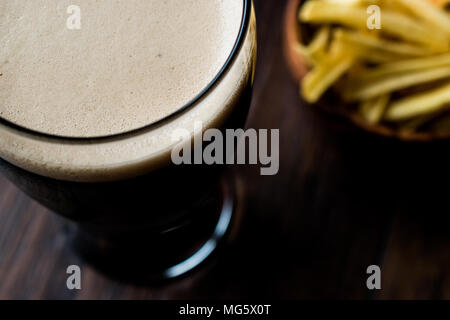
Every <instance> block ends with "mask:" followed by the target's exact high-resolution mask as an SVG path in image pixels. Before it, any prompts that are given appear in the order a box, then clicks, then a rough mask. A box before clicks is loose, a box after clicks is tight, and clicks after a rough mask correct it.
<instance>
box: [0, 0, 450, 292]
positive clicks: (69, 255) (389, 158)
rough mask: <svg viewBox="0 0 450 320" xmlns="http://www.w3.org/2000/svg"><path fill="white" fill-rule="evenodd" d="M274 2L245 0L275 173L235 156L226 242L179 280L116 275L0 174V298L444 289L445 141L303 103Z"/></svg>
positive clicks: (260, 115) (255, 112) (449, 256)
mask: <svg viewBox="0 0 450 320" xmlns="http://www.w3.org/2000/svg"><path fill="white" fill-rule="evenodd" d="M284 6H285V3H284V1H280V0H255V7H256V11H257V18H258V27H259V60H258V68H257V77H256V83H255V89H254V96H253V103H252V108H251V113H250V116H249V122H248V126H249V127H254V128H280V134H281V137H280V139H281V140H280V148H281V150H280V171H279V174H278V175H277V176H272V177H262V176H259V174H258V173H259V168H257V167H240V168H237V170H236V171H237V173H238V174H239V176H240V178H241V180H242V181H243V182H244V185H245V190H246V192H245V193H246V195H245V200H246V210H245V211H246V214H245V217H246V218H245V220H244V223H243V227H242V229H241V231H240V237H239V241H238V242H237V243H235V244H234V246H232V247H230V248H229V249H228V250H226V251H224V252H223V253H222V255H221V256H220V257H219V259H218V260H217V261H215V263H210V264H208V265H206V266H205V267H203V268H201V269H200V270H198V271H197V272H195V273H193V274H191V275H190V276H188V277H187V278H184V279H181V280H178V281H175V282H172V283H169V284H165V285H160V286H143V285H142V286H139V285H131V284H127V283H121V282H117V281H115V280H113V279H110V278H107V277H105V276H103V275H102V274H100V273H98V272H97V271H96V270H94V269H92V268H91V267H90V266H89V265H86V264H85V263H83V261H81V260H80V259H79V258H78V257H77V256H76V255H75V254H74V252H73V251H72V249H71V247H70V241H69V240H68V238H67V230H68V229H67V225H66V222H65V221H64V220H63V219H62V218H59V217H58V216H56V215H55V214H53V213H51V212H49V210H47V209H45V208H44V207H42V206H40V205H39V204H38V203H36V202H35V201H33V200H31V199H30V198H28V197H27V196H26V195H24V194H23V193H21V192H20V191H19V190H17V188H16V187H15V186H13V185H12V184H11V183H9V182H8V181H7V180H6V179H5V178H3V177H0V299H22V298H23V299H191V298H246V297H247V298H248V297H250V298H258V297H267V298H293V299H300V298H357V299H365V298H368V299H389V298H400V299H404V298H405V299H406V298H408V299H413V298H425V299H427V298H444V299H445V298H450V272H449V271H450V228H449V227H450V225H449V221H450V219H449V218H448V217H447V216H448V214H449V207H450V204H449V201H450V198H449V196H448V192H447V191H448V186H447V181H450V180H449V179H448V178H449V170H448V168H447V164H448V163H449V162H448V161H447V160H445V159H447V158H445V156H446V153H444V152H443V151H442V152H441V150H443V149H439V148H442V146H433V147H428V146H427V147H423V146H419V147H417V146H415V145H405V144H398V143H395V142H393V141H389V140H385V139H378V138H376V137H373V136H370V135H367V134H364V133H361V132H358V131H357V130H356V129H353V128H351V127H349V126H347V125H346V124H345V123H342V122H340V121H338V120H337V119H334V118H330V117H328V116H326V115H324V114H322V113H319V112H317V111H316V110H314V109H313V108H311V107H309V106H305V105H304V104H303V103H302V102H301V101H300V98H299V97H298V86H297V84H296V83H295V82H294V81H293V80H292V79H291V77H290V75H289V70H288V69H287V66H286V63H285V60H284V56H283V52H282V32H281V26H282V18H283V13H284ZM436 150H437V151H436ZM441 155H442V157H441ZM71 264H78V265H80V266H81V267H82V274H83V281H82V285H83V288H82V290H80V291H69V290H67V289H66V276H67V275H66V273H65V271H66V268H67V266H68V265H71ZM372 264H376V265H379V266H380V267H381V271H382V289H381V290H378V291H369V290H368V289H367V288H366V279H367V274H366V268H367V267H368V266H369V265H372Z"/></svg>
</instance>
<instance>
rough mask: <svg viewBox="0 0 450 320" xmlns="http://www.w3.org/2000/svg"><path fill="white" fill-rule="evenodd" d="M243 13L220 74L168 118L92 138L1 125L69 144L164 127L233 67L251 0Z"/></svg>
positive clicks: (2, 120)
mask: <svg viewBox="0 0 450 320" xmlns="http://www.w3.org/2000/svg"><path fill="white" fill-rule="evenodd" d="M243 4H244V5H243V12H242V20H241V26H240V28H239V33H238V36H237V38H236V41H235V43H234V45H233V49H232V50H231V53H230V54H229V56H228V58H227V59H226V61H225V63H224V64H223V66H222V67H221V68H220V70H219V72H218V73H217V74H216V75H215V76H214V78H213V79H212V80H211V81H210V82H209V83H208V84H207V85H206V87H205V88H204V89H203V90H201V91H200V92H199V93H198V94H197V95H196V96H195V97H194V98H192V99H191V100H190V101H189V102H187V103H186V104H184V105H183V106H181V107H180V108H178V109H177V110H175V111H174V112H172V113H170V114H168V115H167V116H165V117H163V118H161V119H159V120H157V121H154V122H152V123H150V124H147V125H144V126H142V127H138V128H135V129H132V130H128V131H125V132H119V133H114V134H109V135H99V136H92V137H70V136H63V135H56V134H51V133H45V132H40V131H37V130H34V129H29V128H26V127H24V126H21V125H18V124H15V123H13V122H12V121H9V120H6V119H5V118H3V117H1V116H0V125H4V126H6V127H9V128H12V129H15V130H16V131H19V132H20V133H25V134H27V135H31V136H33V137H37V138H44V139H45V140H56V141H59V142H69V143H92V142H104V141H114V140H121V139H124V138H129V137H133V136H138V135H140V134H142V133H144V132H146V131H149V130H152V129H155V128H157V127H160V126H162V125H164V124H165V123H167V122H169V121H170V120H172V119H174V118H176V117H177V116H179V115H180V114H182V113H184V112H185V111H188V110H190V109H191V108H193V107H194V106H195V105H196V104H197V103H198V102H199V101H201V100H202V99H203V98H204V97H206V96H207V95H208V93H209V92H210V91H211V90H212V89H214V87H215V86H216V84H217V83H218V82H219V81H220V80H221V79H222V78H223V77H224V75H225V74H226V72H227V71H228V69H229V68H230V67H231V65H232V64H233V62H234V61H235V59H236V57H237V55H238V53H239V52H240V50H241V47H242V45H243V42H244V41H243V40H244V39H245V35H246V33H247V30H248V28H249V25H250V16H251V8H252V6H251V0H243Z"/></svg>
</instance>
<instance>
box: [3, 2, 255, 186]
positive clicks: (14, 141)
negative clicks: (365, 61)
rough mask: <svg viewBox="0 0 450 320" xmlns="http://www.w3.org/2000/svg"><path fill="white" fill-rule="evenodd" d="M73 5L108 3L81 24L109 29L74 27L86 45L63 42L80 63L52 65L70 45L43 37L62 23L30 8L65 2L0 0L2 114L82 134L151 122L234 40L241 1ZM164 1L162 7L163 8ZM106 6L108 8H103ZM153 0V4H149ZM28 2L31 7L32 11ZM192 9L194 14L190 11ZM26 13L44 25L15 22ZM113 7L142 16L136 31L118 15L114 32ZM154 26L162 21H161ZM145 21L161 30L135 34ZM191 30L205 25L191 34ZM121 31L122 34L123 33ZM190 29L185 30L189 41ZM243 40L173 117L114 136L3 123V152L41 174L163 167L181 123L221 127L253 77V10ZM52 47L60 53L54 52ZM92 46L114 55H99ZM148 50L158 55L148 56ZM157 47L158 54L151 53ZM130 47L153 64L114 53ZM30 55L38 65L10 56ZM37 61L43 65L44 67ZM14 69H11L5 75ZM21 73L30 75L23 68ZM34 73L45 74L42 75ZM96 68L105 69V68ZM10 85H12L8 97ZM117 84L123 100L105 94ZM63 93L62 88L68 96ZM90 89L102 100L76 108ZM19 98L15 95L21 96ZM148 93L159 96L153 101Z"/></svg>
mask: <svg viewBox="0 0 450 320" xmlns="http://www.w3.org/2000/svg"><path fill="white" fill-rule="evenodd" d="M36 3H40V4H41V5H42V6H44V7H45V10H44V9H43V8H42V7H40V6H38V5H35V4H36ZM61 3H63V4H61ZM78 3H79V4H80V7H81V8H83V7H85V6H86V8H88V7H91V8H92V9H96V7H95V5H94V3H95V4H98V5H99V6H102V7H103V8H104V9H105V10H107V11H105V12H104V13H102V14H100V15H99V16H97V17H96V18H94V16H93V15H92V16H91V22H89V17H90V14H89V10H83V9H82V11H81V23H82V24H81V30H85V29H88V27H89V23H92V24H95V25H97V26H99V27H100V26H104V27H105V29H107V30H109V31H110V33H109V37H106V36H105V35H103V36H101V35H97V34H95V33H94V32H89V37H87V36H86V35H82V34H81V33H80V34H78V36H77V35H76V34H75V33H74V34H73V35H72V34H71V35H70V36H71V37H75V38H77V37H78V38H79V39H81V38H83V39H84V41H85V42H84V43H83V45H79V46H76V45H72V46H71V47H70V48H72V49H73V50H75V52H77V53H79V54H82V55H83V57H84V58H83V59H85V60H83V59H80V57H76V56H73V59H74V61H77V63H78V66H79V68H80V69H79V70H78V71H77V70H74V68H73V67H72V65H71V64H70V63H69V62H68V61H67V60H66V59H63V60H64V63H62V64H58V66H56V65H55V64H54V62H55V60H58V59H59V57H60V54H62V55H64V56H65V57H66V58H67V57H69V56H70V55H69V51H70V50H68V49H64V48H62V47H61V46H60V45H59V44H54V43H52V42H50V43H48V42H46V43H47V44H46V45H44V44H43V43H42V42H41V41H42V40H44V38H47V37H49V38H52V39H61V38H62V37H63V36H62V35H63V34H66V33H67V32H69V31H67V30H65V29H58V30H56V29H55V27H54V25H55V24H56V22H55V21H48V20H51V19H56V18H52V16H50V15H49V14H44V15H43V16H41V15H40V14H37V13H36V12H38V11H40V12H42V13H47V11H51V12H53V13H55V14H61V13H60V11H61V10H60V9H59V8H60V6H62V7H65V6H66V5H67V4H68V2H66V1H65V0H60V1H57V2H54V1H53V0H27V1H23V0H20V1H19V0H15V1H13V0H3V1H1V2H0V32H1V34H0V41H1V43H2V46H0V52H1V59H2V60H0V68H1V69H0V74H3V75H2V76H0V86H1V88H0V95H1V99H0V105H1V107H0V108H1V109H0V110H1V112H2V113H3V115H2V116H3V117H9V120H11V121H13V122H14V123H16V124H20V125H23V126H27V127H30V128H32V129H35V130H41V131H45V132H47V133H53V134H64V135H70V136H80V137H91V136H93V135H99V134H111V133H117V132H123V131H124V130H128V129H132V128H135V127H138V126H141V125H145V124H148V123H149V122H152V121H155V119H159V118H160V117H164V116H165V115H167V114H170V113H171V112H172V111H173V110H176V109H177V108H179V107H180V105H181V104H183V103H184V102H186V101H188V100H189V99H191V98H192V96H193V95H194V96H195V95H196V94H198V93H199V91H200V90H202V89H203V87H204V86H205V85H206V84H207V83H208V82H209V81H211V80H212V78H214V77H215V76H216V74H217V71H218V70H219V69H220V68H221V67H222V65H223V64H224V62H225V60H226V59H227V57H228V56H229V54H230V52H231V50H232V47H233V45H234V43H235V41H236V38H237V36H238V33H239V29H240V26H241V16H242V11H243V0H192V1H188V0H183V1H178V0H166V1H162V0H142V1H138V0H126V1H125V0H123V1H118V0H104V1H94V0H91V1H89V0H79V1H78ZM163 3H165V5H166V6H167V7H164V5H163ZM106 4H113V5H114V6H112V7H108V6H106ZM152 5H153V6H154V8H158V10H155V11H152V10H150V9H151V7H152ZM164 8H165V9H164ZM25 9H26V10H25ZM29 10H31V11H35V14H32V13H30V12H29ZM196 10H197V11H199V12H200V13H201V14H197V13H194V12H192V11H196ZM142 11H146V12H147V14H148V15H149V19H150V21H147V20H146V19H145V18H144V16H145V15H142ZM25 12H26V15H30V14H31V15H33V16H34V18H35V19H36V20H38V21H41V22H43V23H44V24H45V25H46V26H47V27H45V28H43V29H39V30H40V31H39V32H38V33H37V32H33V30H32V29H33V28H31V27H29V26H28V27H25V25H26V23H22V22H20V20H23V19H25V16H23V15H25ZM120 12H123V13H124V15H125V16H126V17H127V18H126V19H125V20H126V21H128V18H130V19H131V20H132V19H137V18H136V17H135V15H138V17H139V18H138V20H139V22H136V23H135V24H134V29H133V28H131V29H128V30H125V29H127V27H126V26H128V24H127V23H125V22H123V21H124V20H123V19H122V20H120V21H122V23H123V24H122V25H119V26H117V25H116V27H115V29H114V30H116V31H115V32H116V33H114V32H112V31H111V30H112V27H110V25H109V23H114V21H115V20H116V18H118V17H119V16H120ZM21 17H23V18H21ZM83 17H84V18H83ZM194 17H195V21H193V20H194V19H193V18H194ZM63 18H64V19H65V18H66V15H65V14H61V17H60V22H61V23H65V20H64V19H63ZM169 18H170V19H172V20H173V21H172V22H171V23H168V22H167V20H168V19H169ZM27 19H29V18H27ZM197 20H199V21H197ZM174 21H176V23H175V22H174ZM28 22H29V23H31V21H28ZM160 24H161V25H164V26H165V28H159V27H158V25H160ZM199 26H200V27H199ZM147 27H154V28H155V29H154V30H159V31H160V33H156V34H153V33H152V34H150V33H149V34H147V35H146V36H143V35H141V34H138V33H139V32H143V31H142V30H145V28H147ZM166 28H169V29H168V30H166ZM184 29H190V31H189V30H187V31H186V30H184ZM194 29H202V30H200V31H201V32H197V31H196V32H193V30H194ZM5 30H7V31H5ZM100 30H101V29H100ZM70 32H78V31H77V30H71V31H70ZM37 34H38V35H39V36H37ZM118 34H120V35H121V36H120V38H119V37H118V36H117V35H118ZM182 34H184V36H182ZM14 35H17V36H18V38H15V37H14ZM168 35H172V36H173V37H175V39H174V38H172V39H168V38H167V36H168ZM99 37H100V38H105V39H108V40H110V42H109V45H110V47H108V46H106V45H105V43H96V40H95V39H98V38H99ZM146 37H148V39H149V40H151V39H153V37H154V39H155V40H154V41H155V42H154V43H159V44H161V45H162V46H161V47H160V50H156V51H152V50H153V49H152V48H154V45H153V44H152V43H148V42H146V41H144V40H145V39H147V38H146ZM187 37H192V38H190V39H186V38H187ZM14 39H20V41H17V40H14ZM143 41H144V42H143ZM152 41H153V40H152ZM241 41H242V45H241V47H240V50H239V51H238V52H237V53H236V55H235V57H234V59H233V62H232V63H231V64H230V65H229V66H228V68H227V69H226V72H225V73H224V74H223V76H222V77H221V78H220V81H218V82H217V83H216V84H215V86H214V88H213V89H212V90H209V91H208V92H207V93H206V94H205V95H204V96H203V97H202V99H200V100H198V101H197V102H196V103H195V104H194V105H192V106H191V107H190V108H188V109H187V110H185V111H184V112H182V113H180V114H178V115H177V116H175V117H172V118H171V119H170V121H167V122H164V123H162V124H160V125H158V126H153V127H150V128H147V129H145V130H143V131H140V132H139V134H134V135H131V136H130V135H122V136H119V137H117V138H114V139H108V140H87V141H83V142H77V141H70V140H63V139H48V138H44V137H39V136H37V135H34V134H29V133H26V132H24V131H22V130H19V129H16V128H13V127H10V126H7V125H3V124H1V123H0V157H1V158H3V159H5V160H7V161H9V162H10V163H13V164H15V165H17V166H19V167H21V168H23V169H26V170H28V171H31V172H34V173H37V174H40V175H43V176H47V177H51V178H55V179H61V180H68V181H81V182H98V181H113V180H120V179H127V178H131V177H134V176H138V175H141V174H144V173H146V172H149V171H152V170H155V169H158V168H160V167H162V166H166V165H168V164H169V163H170V162H171V159H170V154H171V151H172V149H173V148H174V147H175V146H176V144H177V142H175V141H174V140H173V133H174V132H175V131H177V130H178V129H185V130H188V131H189V132H191V133H192V136H191V138H193V137H194V134H195V128H194V126H195V123H196V122H198V121H200V122H201V123H202V124H203V129H204V130H206V129H208V128H217V127H220V126H222V125H223V123H224V121H225V120H226V119H227V118H228V117H229V115H230V113H231V112H232V111H233V109H234V108H235V106H236V105H237V102H238V100H239V97H240V96H241V95H242V94H243V91H244V90H245V88H246V87H247V85H248V83H249V81H251V79H252V76H253V71H254V63H255V53H256V23H255V17H254V12H253V10H252V17H251V21H250V23H249V28H248V29H247V30H246V31H245V33H244V35H243V37H242V40H241ZM3 44H5V46H3ZM30 44H35V45H36V46H38V47H39V48H40V49H41V50H44V51H45V52H46V54H43V53H42V52H39V51H38V52H35V53H32V51H35V50H34V49H31V47H30V46H31V45H30ZM87 44H90V46H88V45H87ZM47 46H48V47H47ZM96 46H98V47H96ZM57 48H59V49H60V50H62V51H63V52H62V53H61V52H59V51H58V49H57ZM161 48H164V50H162V49H161ZM89 50H92V51H90V52H89ZM191 50H192V51H191ZM93 52H95V53H96V54H97V53H99V54H100V55H101V56H102V57H103V58H104V57H109V58H108V59H112V60H111V61H101V59H100V60H98V59H97V58H96V57H95V54H93ZM147 52H151V53H152V55H147V54H146V53H147ZM154 52H158V53H156V55H155V54H153V53H154ZM159 53H160V54H161V57H158V54H159ZM130 54H131V55H132V57H133V55H136V56H138V57H139V59H142V61H145V62H153V65H148V64H141V63H140V62H139V63H137V62H136V61H138V60H139V59H138V60H131V61H134V62H133V63H130V60H128V59H124V60H121V59H122V57H126V56H127V55H128V58H130V57H129V55H130ZM34 55H35V57H36V59H35V58H33V59H31V60H32V61H33V63H35V64H38V61H39V64H38V65H39V67H38V69H37V70H36V71H33V70H30V69H27V68H31V64H30V61H27V62H26V63H25V64H24V66H23V67H22V66H21V65H20V64H19V63H18V62H17V61H16V60H15V59H19V58H20V57H25V56H27V57H30V58H32V57H34ZM37 57H39V59H38V58H37ZM119 57H120V59H119ZM5 59H7V60H5ZM67 59H68V58H67ZM86 59H87V60H86ZM130 59H131V58H130ZM69 60H70V59H69ZM81 60H83V61H81ZM139 61H141V60H139ZM174 63H175V65H174ZM13 65H14V66H15V67H14V68H13V67H12V66H13ZM44 65H47V66H48V68H44V67H43V66H44ZM106 66H108V67H111V68H112V69H111V70H109V69H108V68H106ZM173 66H175V69H174V70H173V73H172V72H171V71H168V70H166V68H168V69H169V70H170V69H171V67H173ZM13 70H14V73H17V74H11V72H12V71H13ZM25 71H26V72H27V75H28V77H27V76H24V75H20V73H21V72H22V73H25ZM166 71H167V72H166ZM39 72H43V73H45V74H44V75H40V74H39ZM70 72H73V76H74V77H75V76H76V75H77V72H78V73H79V75H86V74H88V75H89V78H88V79H81V78H79V77H78V78H77V79H81V80H80V83H78V82H75V81H73V79H72V78H71V77H67V74H71V73H70ZM103 72H106V75H105V74H103ZM114 72H117V73H118V74H114ZM33 77H34V78H33ZM39 77H41V78H39ZM121 77H123V78H125V79H127V81H129V83H127V82H126V81H123V79H122V78H121ZM166 77H167V78H166ZM19 78H20V79H21V81H24V83H23V84H22V83H19V82H18V81H19V80H18V79H19ZM29 78H33V79H29ZM39 79H41V80H39ZM42 79H45V81H43V80H42ZM167 79H169V80H167ZM59 82H66V83H71V84H76V85H77V87H76V90H75V92H71V91H70V90H68V88H69V86H66V85H65V84H64V83H59ZM12 83H14V85H12ZM150 85H153V86H154V87H150ZM15 86H17V87H15ZM61 88H66V89H67V90H68V91H63V90H62V89H61ZM93 88H95V90H94V89H93ZM124 88H125V89H124ZM137 88H139V90H138V89H137ZM128 90H133V91H132V92H133V96H134V98H133V99H136V100H131V99H132V98H130V97H129V96H127V95H122V94H125V93H126V92H128ZM12 92H15V93H14V95H15V96H13V95H12ZM117 92H119V93H120V94H119V97H120V98H122V100H120V101H121V102H122V103H121V104H108V103H107V102H108V101H112V100H110V99H112V98H111V97H118V96H117V94H118V93H117ZM130 92H131V91H130ZM66 94H69V98H70V99H68V97H67V96H66ZM32 95H34V97H32ZM89 97H90V98H92V97H93V99H94V100H95V101H97V102H99V104H96V105H95V108H94V107H92V108H87V109H86V110H85V111H86V112H85V113H77V112H76V111H77V108H78V109H79V108H84V107H80V106H82V104H81V101H87V100H84V99H88V98H89ZM124 97H127V99H128V100H127V99H125V98H124ZM61 98H63V99H66V100H65V101H68V102H71V101H76V102H77V103H78V104H75V103H72V104H70V103H69V106H70V107H68V106H67V105H63V104H60V99H61ZM139 99H141V100H139ZM6 101H8V102H6ZM19 101H21V103H18V102H19ZM26 101H29V102H30V105H27V106H26V107H25V104H24V103H25V102H26ZM129 101H134V102H136V101H137V102H139V101H142V104H139V107H136V108H135V107H133V104H129V103H125V102H129ZM153 101H157V102H158V101H159V103H160V105H159V107H157V106H158V105H157V104H155V103H153ZM48 102H50V103H48ZM137 102H136V105H138V103H137ZM164 102H168V103H167V104H166V103H164ZM169 102H171V104H170V103H169ZM13 105H15V107H13ZM17 106H23V107H17ZM44 106H45V107H44ZM121 107H123V110H122V109H120V108H121ZM102 108H103V109H102ZM78 111H79V110H78ZM8 115H9V116H8Z"/></svg>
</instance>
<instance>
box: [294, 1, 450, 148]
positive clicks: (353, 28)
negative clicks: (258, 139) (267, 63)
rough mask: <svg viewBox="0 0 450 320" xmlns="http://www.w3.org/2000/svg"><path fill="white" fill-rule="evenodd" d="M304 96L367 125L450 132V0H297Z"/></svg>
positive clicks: (409, 136) (400, 134) (381, 129)
mask: <svg viewBox="0 0 450 320" xmlns="http://www.w3.org/2000/svg"><path fill="white" fill-rule="evenodd" d="M285 21H286V25H285V29H286V30H285V49H286V50H285V51H286V57H287V59H288V61H289V65H290V66H291V70H292V73H293V75H294V76H295V78H296V79H297V80H298V81H299V82H300V95H301V97H302V99H303V100H304V101H306V102H307V103H308V104H310V105H311V106H313V107H318V108H322V109H325V110H327V111H329V112H332V113H336V114H340V115H342V116H344V117H345V118H347V119H349V120H351V122H353V123H354V124H356V125H357V126H359V127H361V128H363V129H364V130H367V131H370V132H373V133H376V134H380V135H383V136H389V137H395V138H399V139H402V140H409V141H431V140H437V139H448V138H450V0H290V1H289V3H288V7H287V13H286V20H285Z"/></svg>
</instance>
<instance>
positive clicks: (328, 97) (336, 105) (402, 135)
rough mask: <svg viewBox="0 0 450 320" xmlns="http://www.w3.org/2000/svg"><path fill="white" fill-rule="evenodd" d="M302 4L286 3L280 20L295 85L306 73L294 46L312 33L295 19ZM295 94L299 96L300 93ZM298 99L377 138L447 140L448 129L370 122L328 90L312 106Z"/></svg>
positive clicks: (300, 0) (297, 0) (296, 0)
mask: <svg viewBox="0 0 450 320" xmlns="http://www.w3.org/2000/svg"><path fill="white" fill-rule="evenodd" d="M304 2H305V1H304V0H288V1H287V6H286V12H285V18H284V43H283V47H284V54H285V58H286V60H287V64H288V66H289V69H290V73H291V75H292V77H293V78H294V80H295V81H297V82H298V83H299V84H300V83H301V81H302V80H303V78H304V77H305V75H306V74H307V73H308V71H309V70H310V67H309V65H308V63H307V61H306V59H305V57H304V56H302V55H301V54H300V53H299V52H298V44H299V43H302V44H304V43H305V42H306V40H307V39H308V38H310V37H311V32H312V30H311V28H310V27H309V26H307V25H304V24H303V23H300V21H299V19H298V16H299V10H300V8H301V6H302V5H303V3H304ZM299 95H300V96H301V94H300V93H299ZM301 99H302V101H303V102H304V103H306V104H309V105H310V107H312V108H317V109H320V110H322V111H324V112H326V113H327V114H331V115H335V116H337V118H338V119H340V120H344V121H345V122H346V123H348V124H349V125H351V126H353V127H356V128H359V129H361V130H364V131H366V132H369V133H372V134H374V135H377V136H383V137H387V138H392V139H395V140H400V141H409V142H430V141H442V140H447V139H449V138H450V130H447V131H431V130H429V131H427V130H425V131H412V130H399V129H398V128H395V127H392V126H390V125H388V124H385V123H376V124H373V123H370V122H368V121H367V120H366V119H365V118H364V117H363V116H362V115H361V114H360V113H359V112H357V111H356V110H355V109H354V108H353V109H352V108H349V107H348V105H347V103H346V102H345V101H343V100H342V99H341V98H340V96H339V95H337V94H335V92H332V91H331V90H328V91H327V92H326V93H325V94H324V95H323V97H321V98H320V100H318V101H317V102H315V103H308V102H307V101H306V100H305V99H304V98H303V97H301Z"/></svg>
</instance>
